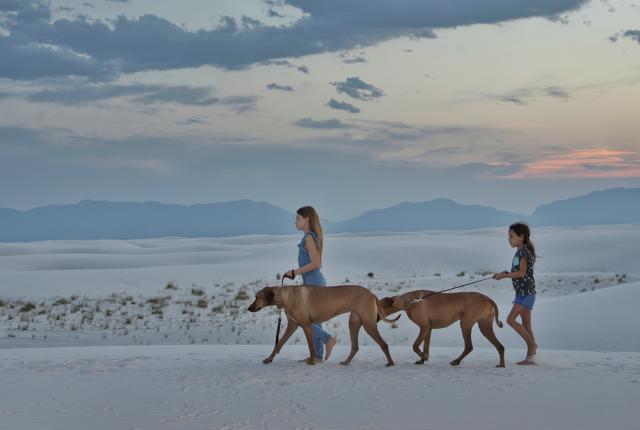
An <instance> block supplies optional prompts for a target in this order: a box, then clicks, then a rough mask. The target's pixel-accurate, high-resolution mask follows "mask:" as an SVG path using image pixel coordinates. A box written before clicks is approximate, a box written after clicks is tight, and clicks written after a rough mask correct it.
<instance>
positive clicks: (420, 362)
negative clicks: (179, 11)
mask: <svg viewBox="0 0 640 430" xmlns="http://www.w3.org/2000/svg"><path fill="white" fill-rule="evenodd" d="M413 364H424V360H418V361H416V362H415V363H413Z"/></svg>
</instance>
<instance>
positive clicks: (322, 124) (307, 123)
mask: <svg viewBox="0 0 640 430" xmlns="http://www.w3.org/2000/svg"><path fill="white" fill-rule="evenodd" d="M293 125H295V126H297V127H303V128H316V129H325V130H327V129H329V130H331V129H340V128H350V127H351V126H350V125H348V124H345V123H343V122H342V121H340V120H338V119H336V118H332V119H327V120H314V119H311V118H302V119H299V120H297V121H296V122H294V123H293Z"/></svg>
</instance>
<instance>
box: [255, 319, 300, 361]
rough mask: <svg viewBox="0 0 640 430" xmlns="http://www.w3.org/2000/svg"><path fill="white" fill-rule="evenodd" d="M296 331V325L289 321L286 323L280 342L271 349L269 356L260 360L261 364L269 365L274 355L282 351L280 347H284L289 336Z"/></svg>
mask: <svg viewBox="0 0 640 430" xmlns="http://www.w3.org/2000/svg"><path fill="white" fill-rule="evenodd" d="M297 329H298V324H297V323H295V322H294V321H292V320H289V321H288V323H287V328H286V330H285V331H284V334H283V335H282V337H281V338H280V340H279V341H278V344H277V345H276V346H274V347H273V351H272V352H271V354H270V355H269V356H268V357H267V358H265V359H264V360H262V362H263V363H264V364H269V363H271V362H272V361H273V358H274V357H275V356H276V354H278V353H279V352H280V350H281V349H282V347H283V346H284V344H285V343H286V342H287V341H288V340H289V338H290V337H291V335H292V334H293V333H294V332H295V331H296V330H297Z"/></svg>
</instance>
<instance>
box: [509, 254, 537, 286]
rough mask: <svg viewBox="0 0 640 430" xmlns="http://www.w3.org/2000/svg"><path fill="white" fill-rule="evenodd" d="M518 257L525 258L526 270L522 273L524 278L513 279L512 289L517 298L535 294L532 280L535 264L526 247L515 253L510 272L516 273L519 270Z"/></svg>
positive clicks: (534, 282) (533, 280)
mask: <svg viewBox="0 0 640 430" xmlns="http://www.w3.org/2000/svg"><path fill="white" fill-rule="evenodd" d="M520 257H526V258H527V270H526V271H525V273H524V278H513V279H511V281H512V282H513V288H514V289H515V290H516V294H517V295H519V296H526V295H527V294H532V293H535V292H536V281H535V279H534V278H533V266H534V264H535V258H534V257H533V254H531V251H530V250H529V248H527V247H526V246H523V247H522V248H521V249H518V250H517V251H516V254H515V255H514V256H513V261H512V262H511V272H512V273H513V272H517V271H518V270H520Z"/></svg>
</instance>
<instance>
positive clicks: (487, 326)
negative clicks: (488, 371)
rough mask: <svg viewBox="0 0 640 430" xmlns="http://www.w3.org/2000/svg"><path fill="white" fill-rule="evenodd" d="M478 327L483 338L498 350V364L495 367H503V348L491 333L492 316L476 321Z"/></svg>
mask: <svg viewBox="0 0 640 430" xmlns="http://www.w3.org/2000/svg"><path fill="white" fill-rule="evenodd" d="M478 327H480V332H481V333H482V334H483V335H484V337H486V338H487V340H488V341H489V342H491V344H492V345H493V346H495V347H496V349H497V350H498V354H499V355H500V364H498V365H497V366H496V367H504V346H502V344H501V343H500V341H499V340H498V338H497V337H496V334H495V333H494V332H493V316H491V317H488V318H485V319H481V320H480V321H478Z"/></svg>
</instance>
